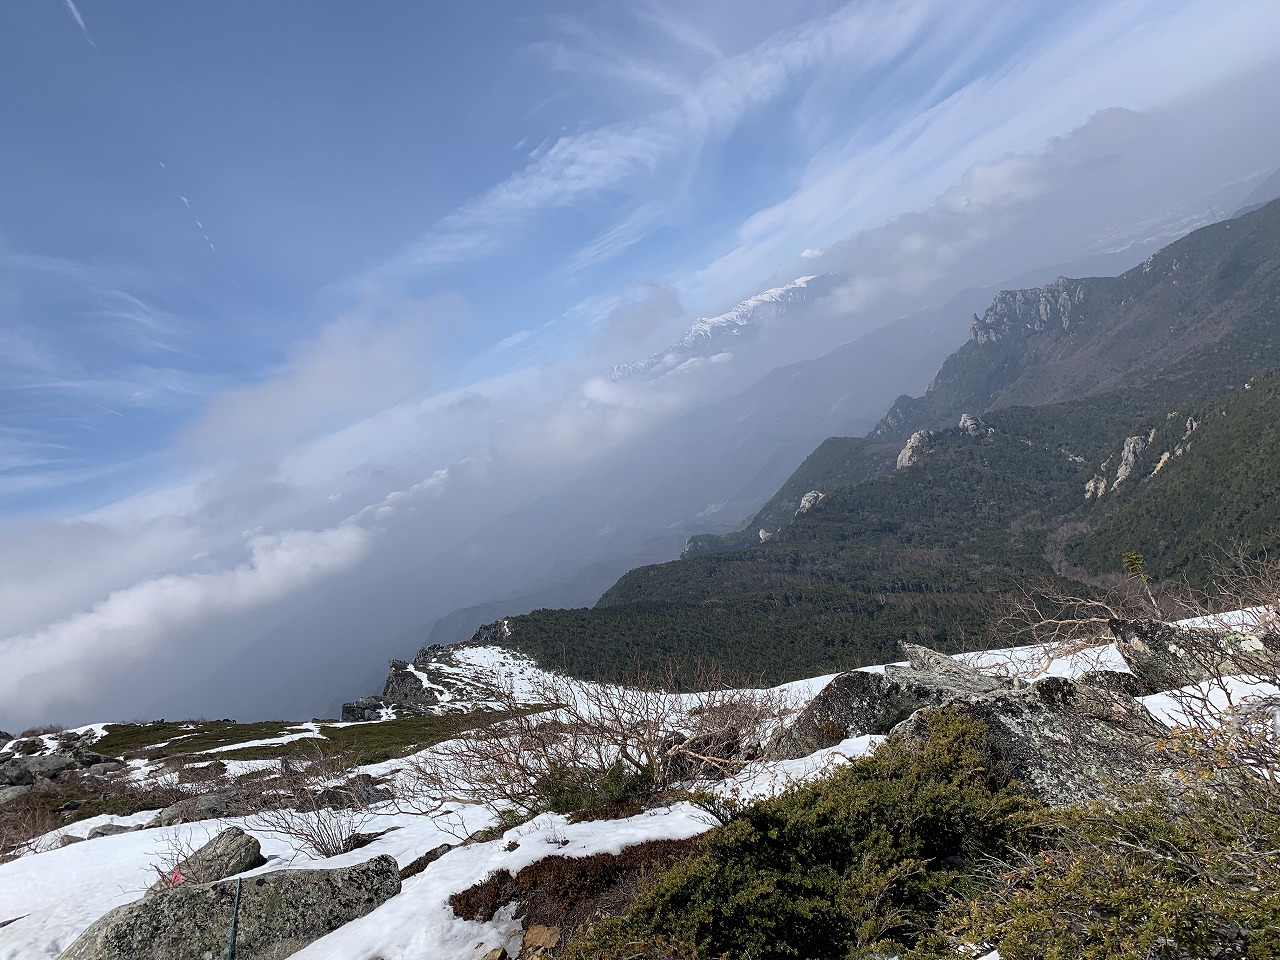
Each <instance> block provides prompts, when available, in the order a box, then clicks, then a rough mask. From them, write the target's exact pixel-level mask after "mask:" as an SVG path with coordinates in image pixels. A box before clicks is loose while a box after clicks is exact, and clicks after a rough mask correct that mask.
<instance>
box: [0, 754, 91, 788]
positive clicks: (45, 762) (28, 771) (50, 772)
mask: <svg viewBox="0 0 1280 960" xmlns="http://www.w3.org/2000/svg"><path fill="white" fill-rule="evenodd" d="M75 766H76V762H75V760H74V759H72V758H71V757H67V756H62V755H60V754H52V755H51V756H47V757H38V756H37V757H14V758H13V759H12V760H10V761H8V762H7V763H5V764H4V765H3V766H0V782H3V783H7V784H9V785H10V786H14V787H27V786H30V785H31V784H33V783H35V782H36V778H37V777H42V778H44V779H46V780H52V779H54V778H55V777H57V775H58V774H60V773H62V771H64V770H69V769H72V768H74V767H75Z"/></svg>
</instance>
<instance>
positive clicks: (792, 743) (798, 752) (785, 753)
mask: <svg viewBox="0 0 1280 960" xmlns="http://www.w3.org/2000/svg"><path fill="white" fill-rule="evenodd" d="M903 650H904V652H905V653H906V654H907V657H908V661H909V662H908V665H907V666H900V665H897V664H890V665H889V666H887V667H885V668H884V672H883V673H871V672H868V671H863V670H854V671H851V672H849V673H844V674H841V675H840V676H838V677H836V678H835V679H834V680H832V681H831V682H830V683H829V684H827V686H826V687H825V688H824V689H823V691H822V692H821V693H819V694H818V695H817V696H816V697H814V699H813V700H812V701H811V702H810V703H809V705H808V706H807V707H806V708H805V709H804V710H803V711H802V712H801V713H800V715H799V716H798V717H797V718H796V720H795V722H794V723H793V724H792V725H791V726H790V728H789V729H788V730H787V731H786V732H785V733H783V735H782V736H781V737H780V738H779V739H778V741H777V742H776V743H775V744H774V746H773V748H772V750H771V751H770V752H771V754H772V755H774V756H777V757H786V758H791V759H794V758H798V757H803V756H807V755H808V754H810V753H812V752H813V751H814V750H817V749H820V748H822V747H827V746H831V745H832V744H834V743H838V742H839V741H840V740H843V739H845V738H846V737H860V736H864V735H866V734H878V735H882V734H887V733H889V731H891V730H892V729H893V728H894V727H896V726H897V725H898V724H900V723H902V722H903V721H904V720H906V719H907V718H908V717H910V716H911V715H912V714H913V713H915V712H916V711H917V710H920V709H922V708H924V707H928V706H938V705H941V704H943V703H949V702H951V701H953V700H972V699H976V698H978V697H984V696H987V695H988V694H991V693H995V692H996V691H1001V690H1010V689H1012V688H1013V686H1014V684H1013V681H1011V680H1006V679H1005V678H1003V677H994V676H989V675H987V674H984V673H981V672H979V671H977V670H973V669H971V668H969V667H966V666H965V665H964V664H962V663H960V662H959V661H957V660H953V659H952V658H951V657H948V656H945V655H944V654H940V653H937V652H936V651H933V650H929V649H927V648H925V647H920V646H916V645H915V644H910V643H908V644H903Z"/></svg>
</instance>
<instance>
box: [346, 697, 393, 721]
mask: <svg viewBox="0 0 1280 960" xmlns="http://www.w3.org/2000/svg"><path fill="white" fill-rule="evenodd" d="M389 706H390V705H389V704H388V703H387V702H386V701H384V700H383V699H382V698H381V697H361V698H360V699H359V700H353V701H351V702H350V703H344V704H343V705H342V721H343V722H344V723H369V722H371V721H373V720H381V719H383V718H384V717H386V716H387V710H388V708H389Z"/></svg>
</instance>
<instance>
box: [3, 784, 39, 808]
mask: <svg viewBox="0 0 1280 960" xmlns="http://www.w3.org/2000/svg"><path fill="white" fill-rule="evenodd" d="M32 789H33V788H32V787H31V786H29V785H27V784H20V785H18V786H12V787H0V807H2V806H4V805H5V804H6V803H8V802H9V801H10V800H17V799H18V798H19V797H20V796H22V795H23V794H24V793H30V792H31V790H32Z"/></svg>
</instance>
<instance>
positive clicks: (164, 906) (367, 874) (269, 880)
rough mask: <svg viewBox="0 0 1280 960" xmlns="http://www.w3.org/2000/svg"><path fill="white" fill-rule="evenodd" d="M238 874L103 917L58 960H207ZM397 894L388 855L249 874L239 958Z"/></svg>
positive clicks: (290, 945) (318, 931)
mask: <svg viewBox="0 0 1280 960" xmlns="http://www.w3.org/2000/svg"><path fill="white" fill-rule="evenodd" d="M236 883H237V881H235V880H220V881H218V882H216V883H207V884H183V885H182V886H179V887H177V888H175V889H174V890H173V891H171V892H167V893H165V894H163V895H161V896H150V897H145V898H143V899H141V900H136V901H134V902H133V903H129V904H126V905H125V906H123V907H118V908H116V909H115V910H112V911H111V912H110V913H108V914H106V915H105V916H103V917H101V918H99V919H98V920H97V921H95V922H94V923H93V925H92V926H90V927H89V929H88V930H86V931H85V932H84V933H83V934H81V935H80V937H78V938H77V939H76V941H75V942H74V943H73V944H71V946H70V947H68V948H67V950H66V951H64V952H63V954H62V958H61V960H206V958H211V957H222V956H224V955H225V953H226V949H227V933H228V930H229V929H230V926H231V912H232V906H233V904H234V902H235V895H236ZM399 892H400V875H399V871H398V870H397V868H396V862H395V860H393V859H392V858H391V857H388V856H380V857H374V858H373V859H372V860H369V861H367V862H365V863H361V864H357V865H356V866H353V867H346V868H343V869H339V870H277V871H275V872H272V873H266V874H261V875H259V876H255V877H250V878H247V879H244V880H243V881H242V883H241V893H240V908H239V911H238V913H237V922H236V929H237V933H236V941H235V956H236V958H237V960H267V958H275V957H287V956H289V955H290V954H291V953H295V952H297V951H298V950H301V949H302V948H303V947H305V946H306V945H307V944H309V943H311V942H312V941H314V940H318V939H319V938H320V937H323V936H324V935H325V934H328V933H331V932H332V931H334V930H336V929H338V928H339V927H341V926H342V925H344V924H346V923H349V922H350V921H352V920H354V919H356V918H357V917H362V916H364V915H365V914H367V913H369V912H371V911H372V910H374V909H376V908H377V907H378V906H380V905H381V904H383V903H385V902H386V901H387V900H389V899H390V898H391V897H393V896H395V895H396V894H397V893H399Z"/></svg>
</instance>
